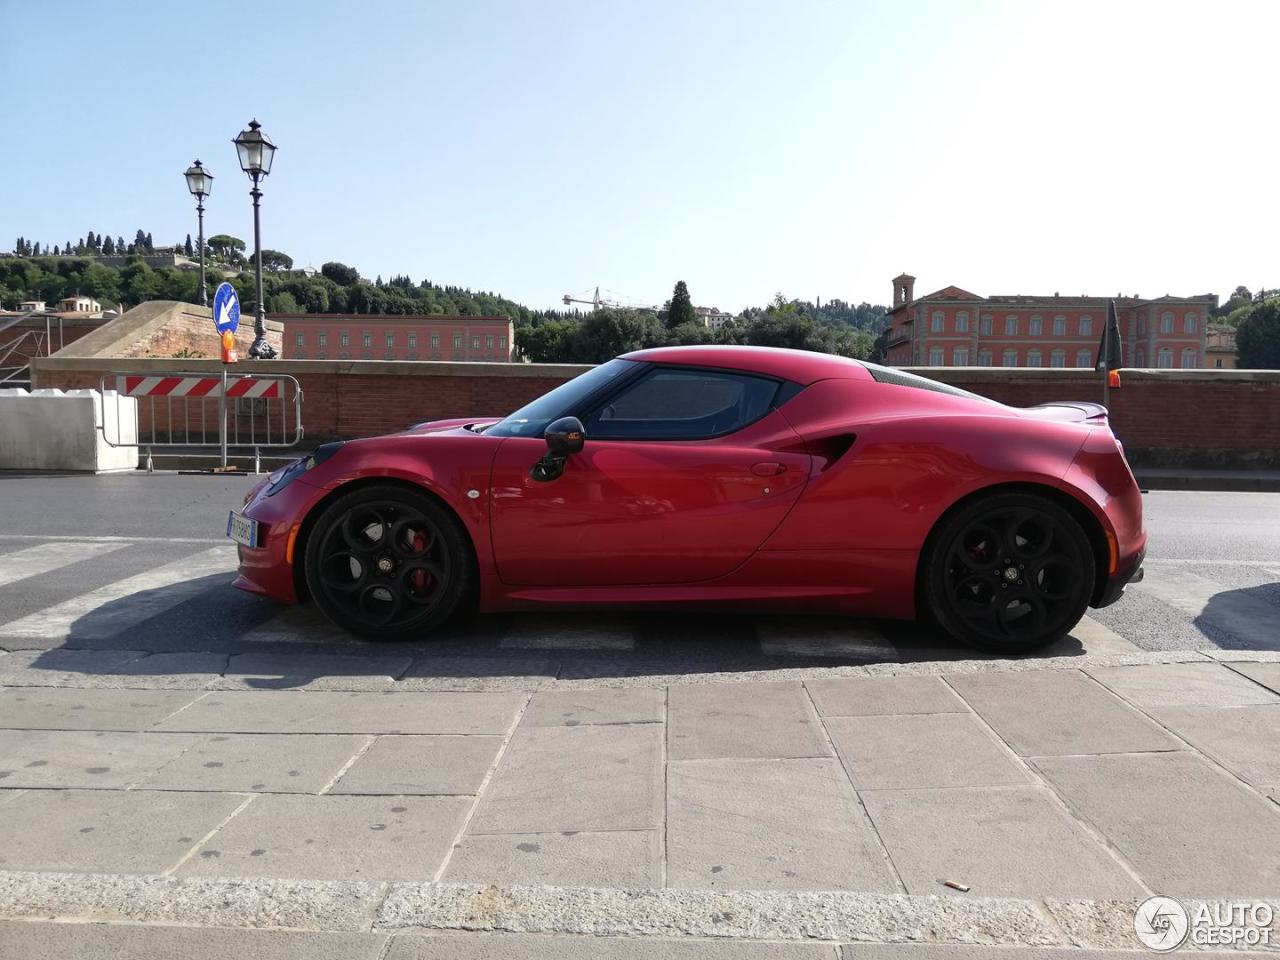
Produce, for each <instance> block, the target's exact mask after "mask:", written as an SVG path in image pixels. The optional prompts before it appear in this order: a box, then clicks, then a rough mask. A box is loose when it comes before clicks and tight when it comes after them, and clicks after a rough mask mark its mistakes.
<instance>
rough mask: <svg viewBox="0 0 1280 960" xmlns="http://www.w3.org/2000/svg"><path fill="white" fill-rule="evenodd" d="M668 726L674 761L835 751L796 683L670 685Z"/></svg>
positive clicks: (669, 746)
mask: <svg viewBox="0 0 1280 960" xmlns="http://www.w3.org/2000/svg"><path fill="white" fill-rule="evenodd" d="M667 725H668V748H669V751H670V756H671V759H672V760H694V759H709V758H727V757H770V758H783V757H827V756H830V755H831V751H830V749H829V748H828V746H827V743H826V740H825V739H824V737H823V736H822V731H821V729H820V728H819V727H818V723H817V719H816V717H815V716H814V714H813V709H812V707H811V706H810V705H809V698H808V697H807V696H806V695H805V692H804V688H803V687H802V686H801V685H800V684H799V683H794V682H791V683H742V684H715V685H710V684H709V685H705V686H693V685H689V686H674V687H671V688H670V690H669V691H668V693H667Z"/></svg>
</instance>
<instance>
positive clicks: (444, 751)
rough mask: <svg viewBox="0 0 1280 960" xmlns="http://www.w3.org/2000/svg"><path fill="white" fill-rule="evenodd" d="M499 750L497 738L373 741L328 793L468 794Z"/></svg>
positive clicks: (474, 787) (473, 791)
mask: <svg viewBox="0 0 1280 960" xmlns="http://www.w3.org/2000/svg"><path fill="white" fill-rule="evenodd" d="M501 748H502V737H487V736H481V737H447V736H440V737H405V736H401V737H379V738H378V739H377V740H376V741H375V742H374V744H373V746H371V747H370V748H369V749H368V750H366V751H365V752H364V753H363V754H361V755H360V758H359V759H358V760H356V762H355V763H354V764H352V765H351V769H350V770H348V771H347V772H346V773H344V774H343V775H342V778H341V779H340V780H339V781H338V782H337V783H336V784H334V786H333V788H332V789H331V790H330V791H329V792H330V793H363V794H420V795H438V794H458V795H474V794H476V793H479V792H480V784H481V783H483V782H484V778H485V774H487V773H488V772H489V768H490V767H492V766H493V761H494V760H495V759H496V758H497V756H498V751H499V750H500V749H501Z"/></svg>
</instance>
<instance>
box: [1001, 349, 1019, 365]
mask: <svg viewBox="0 0 1280 960" xmlns="http://www.w3.org/2000/svg"><path fill="white" fill-rule="evenodd" d="M1000 362H1001V364H1003V365H1004V366H1006V367H1016V366H1017V365H1018V351H1017V350H1006V351H1005V352H1004V354H1003V356H1002V357H1001V358H1000Z"/></svg>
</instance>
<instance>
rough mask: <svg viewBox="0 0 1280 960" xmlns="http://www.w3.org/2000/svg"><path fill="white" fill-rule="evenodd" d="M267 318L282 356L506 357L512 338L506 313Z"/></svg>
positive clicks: (288, 315) (278, 315)
mask: <svg viewBox="0 0 1280 960" xmlns="http://www.w3.org/2000/svg"><path fill="white" fill-rule="evenodd" d="M246 319H247V318H246ZM271 319H272V320H279V321H280V322H281V323H283V324H284V359H286V360H472V361H484V362H488V363H509V362H511V360H512V350H513V348H514V341H515V330H514V327H513V325H512V323H511V321H510V320H509V319H508V318H507V317H458V316H441V315H423V316H391V315H387V314H380V313H378V314H368V313H357V314H338V313H273V314H271Z"/></svg>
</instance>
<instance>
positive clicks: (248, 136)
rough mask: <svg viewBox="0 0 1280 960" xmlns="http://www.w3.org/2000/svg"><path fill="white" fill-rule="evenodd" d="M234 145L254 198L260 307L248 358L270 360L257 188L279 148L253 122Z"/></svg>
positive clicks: (273, 353)
mask: <svg viewBox="0 0 1280 960" xmlns="http://www.w3.org/2000/svg"><path fill="white" fill-rule="evenodd" d="M231 142H232V143H234V144H235V145H236V153H238V154H239V155H240V169H241V170H243V171H244V172H245V173H247V174H248V175H249V179H250V180H252V181H253V189H252V190H250V191H249V196H251V197H253V257H254V261H255V266H256V268H257V271H258V304H257V308H256V310H255V311H254V315H253V345H252V346H251V347H249V356H251V357H253V358H254V359H256V360H271V359H273V358H274V357H275V355H276V351H275V348H274V347H273V346H271V344H269V343H267V311H266V308H265V307H264V306H263V303H262V228H261V226H260V224H259V219H258V206H259V201H261V199H262V191H261V190H260V189H258V184H259V183H261V182H262V178H263V177H265V176H266V175H267V174H269V173H270V172H271V160H272V158H273V157H274V156H275V154H276V145H275V144H274V143H272V142H271V139H270V138H269V137H268V136H267V135H266V134H265V133H263V132H262V125H261V124H259V123H258V121H257V120H251V121H250V122H249V129H248V130H241V131H240V136H238V137H236V138H235V140H233V141H231Z"/></svg>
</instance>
